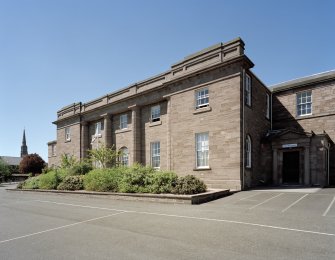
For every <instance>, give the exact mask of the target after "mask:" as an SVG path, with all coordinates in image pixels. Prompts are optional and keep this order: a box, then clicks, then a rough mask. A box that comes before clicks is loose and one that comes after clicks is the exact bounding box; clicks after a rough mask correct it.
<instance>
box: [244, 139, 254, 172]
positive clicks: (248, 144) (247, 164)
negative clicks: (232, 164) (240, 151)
mask: <svg viewBox="0 0 335 260" xmlns="http://www.w3.org/2000/svg"><path fill="white" fill-rule="evenodd" d="M251 151H252V146H251V138H250V136H249V135H247V137H246V139H245V167H247V168H251Z"/></svg>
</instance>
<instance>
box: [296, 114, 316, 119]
mask: <svg viewBox="0 0 335 260" xmlns="http://www.w3.org/2000/svg"><path fill="white" fill-rule="evenodd" d="M312 116H313V114H304V115H297V119H299V118H309V117H312Z"/></svg>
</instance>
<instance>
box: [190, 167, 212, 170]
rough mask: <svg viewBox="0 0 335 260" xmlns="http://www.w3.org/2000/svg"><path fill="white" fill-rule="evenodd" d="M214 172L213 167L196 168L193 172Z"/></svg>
mask: <svg viewBox="0 0 335 260" xmlns="http://www.w3.org/2000/svg"><path fill="white" fill-rule="evenodd" d="M209 170H212V168H211V167H204V168H194V169H193V171H209Z"/></svg>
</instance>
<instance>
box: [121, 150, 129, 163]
mask: <svg viewBox="0 0 335 260" xmlns="http://www.w3.org/2000/svg"><path fill="white" fill-rule="evenodd" d="M120 151H121V156H120V163H121V165H124V166H128V164H129V152H128V148H127V147H122V148H121V149H120Z"/></svg>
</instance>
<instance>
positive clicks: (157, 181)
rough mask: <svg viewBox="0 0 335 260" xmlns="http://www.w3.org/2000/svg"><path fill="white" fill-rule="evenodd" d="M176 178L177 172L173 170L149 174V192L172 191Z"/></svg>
mask: <svg viewBox="0 0 335 260" xmlns="http://www.w3.org/2000/svg"><path fill="white" fill-rule="evenodd" d="M177 180H178V176H177V174H175V173H174V172H164V171H160V172H155V173H153V174H152V175H151V180H150V182H151V185H150V192H151V193H157V194H159V193H172V192H173V189H174V187H175V186H176V183H177Z"/></svg>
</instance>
